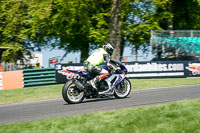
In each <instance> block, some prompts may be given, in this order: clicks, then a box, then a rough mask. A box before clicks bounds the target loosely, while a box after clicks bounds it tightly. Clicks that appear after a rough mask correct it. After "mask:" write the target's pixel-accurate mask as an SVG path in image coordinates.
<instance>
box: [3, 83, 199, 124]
mask: <svg viewBox="0 0 200 133" xmlns="http://www.w3.org/2000/svg"><path fill="white" fill-rule="evenodd" d="M195 98H200V85H191V86H180V87H166V88H158V89H147V90H136V91H132V92H131V93H130V95H129V97H128V98H125V99H115V98H105V99H91V100H84V102H83V103H81V104H73V105H69V104H66V103H65V102H64V101H63V99H54V100H47V101H39V102H29V103H19V104H9V105H1V106H0V124H5V123H13V122H20V121H31V120H39V119H43V118H49V117H61V116H71V115H78V114H83V113H91V112H97V111H105V110H115V109H120V108H127V107H137V106H144V105H152V104H162V103H168V102H173V101H178V100H183V99H195Z"/></svg>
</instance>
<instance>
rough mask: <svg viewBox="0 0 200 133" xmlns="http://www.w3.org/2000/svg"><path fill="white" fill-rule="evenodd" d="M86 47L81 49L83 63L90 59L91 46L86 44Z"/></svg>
mask: <svg viewBox="0 0 200 133" xmlns="http://www.w3.org/2000/svg"><path fill="white" fill-rule="evenodd" d="M83 46H84V47H82V48H81V63H82V62H84V61H85V60H86V59H87V58H88V53H89V44H84V45H83Z"/></svg>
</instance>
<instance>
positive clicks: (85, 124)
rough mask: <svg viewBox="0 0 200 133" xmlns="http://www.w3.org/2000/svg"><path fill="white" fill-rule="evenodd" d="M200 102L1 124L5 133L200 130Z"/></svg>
mask: <svg viewBox="0 0 200 133" xmlns="http://www.w3.org/2000/svg"><path fill="white" fill-rule="evenodd" d="M199 110H200V100H199V99H196V100H185V101H181V102H175V103H170V104H166V105H156V106H147V107H139V108H135V109H134V108H129V109H120V110H114V111H108V112H97V113H92V114H83V115H79V116H70V117H61V118H50V119H45V120H39V121H32V122H21V123H12V124H6V125H0V131H1V132H4V133H10V132H15V133H21V132H33V133H34V132H38V133H40V132H41V133H49V132H59V133H110V132H114V133H128V132H132V133H134V132H137V133H177V132H188V133H191V132H194V133H197V132H199V131H200V127H199V122H200V113H199Z"/></svg>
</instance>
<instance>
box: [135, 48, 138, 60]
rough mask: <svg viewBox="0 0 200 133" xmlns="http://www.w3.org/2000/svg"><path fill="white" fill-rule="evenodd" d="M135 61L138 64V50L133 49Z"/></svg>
mask: <svg viewBox="0 0 200 133" xmlns="http://www.w3.org/2000/svg"><path fill="white" fill-rule="evenodd" d="M135 61H136V62H138V48H136V49H135Z"/></svg>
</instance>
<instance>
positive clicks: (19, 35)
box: [0, 0, 29, 63]
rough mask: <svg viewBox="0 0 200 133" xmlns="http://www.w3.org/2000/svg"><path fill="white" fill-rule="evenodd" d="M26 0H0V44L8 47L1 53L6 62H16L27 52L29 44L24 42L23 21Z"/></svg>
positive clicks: (25, 11)
mask: <svg viewBox="0 0 200 133" xmlns="http://www.w3.org/2000/svg"><path fill="white" fill-rule="evenodd" d="M27 8H28V5H27V1H26V0H18V1H15V0H1V1H0V46H6V47H10V48H9V49H8V50H7V51H5V52H4V53H3V57H4V58H3V59H4V61H6V62H15V63H16V62H17V60H18V59H21V58H23V57H24V55H25V54H28V53H29V51H28V50H27V49H28V47H29V45H28V44H27V43H26V41H25V40H26V35H25V34H24V31H25V29H26V26H25V24H24V23H23V21H24V20H25V19H26V16H27Z"/></svg>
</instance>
